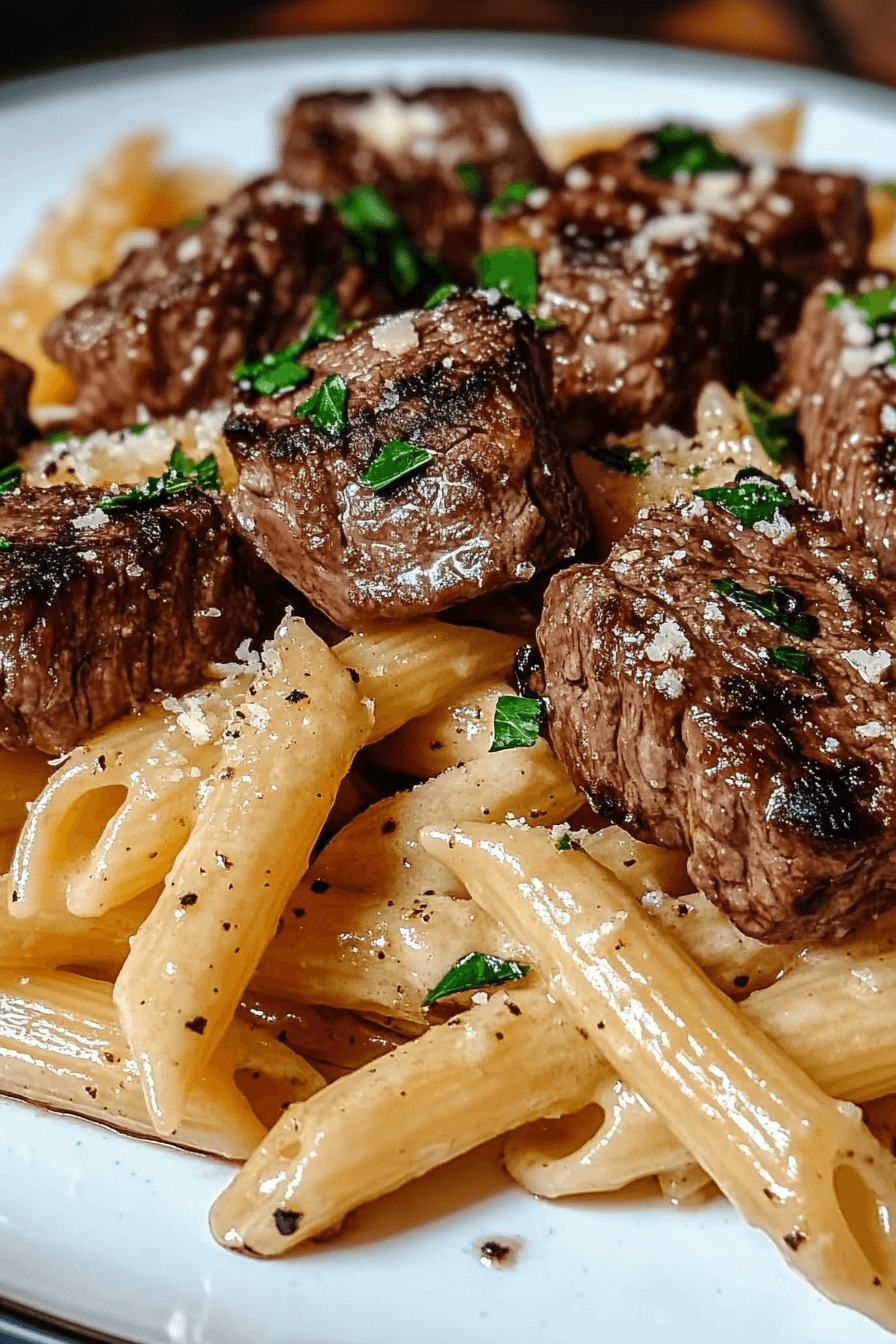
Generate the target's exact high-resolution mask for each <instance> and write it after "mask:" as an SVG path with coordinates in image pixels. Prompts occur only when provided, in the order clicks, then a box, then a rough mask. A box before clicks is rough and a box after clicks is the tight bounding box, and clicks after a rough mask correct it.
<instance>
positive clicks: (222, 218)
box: [44, 177, 359, 429]
mask: <svg viewBox="0 0 896 1344" xmlns="http://www.w3.org/2000/svg"><path fill="white" fill-rule="evenodd" d="M344 241H345V238H344V234H343V231H342V227H341V225H340V224H339V221H338V219H337V218H336V215H335V213H334V212H333V211H332V209H331V208H330V207H329V206H328V205H326V204H325V203H324V201H323V199H322V198H321V197H320V196H318V195H315V194H314V193H308V192H303V191H300V190H298V189H297V188H296V187H293V186H291V185H290V184H289V183H287V182H284V181H282V180H280V179H279V178H275V177H266V178H261V179H259V180H258V181H256V182H253V183H251V184H250V185H248V186H246V187H243V188H242V189H241V190H239V191H237V192H235V193H234V195H233V196H231V197H230V198H229V200H227V201H225V202H224V204H223V205H220V206H218V207H215V208H213V209H212V210H210V212H209V215H208V219H207V220H206V221H205V222H204V223H201V224H199V225H198V226H197V227H191V228H187V227H178V228H175V229H170V230H168V231H167V232H165V233H164V234H162V236H161V237H160V238H159V240H158V242H156V243H154V244H152V245H151V246H149V247H143V248H138V249H135V250H134V251H132V252H130V253H129V254H128V256H127V257H126V258H125V259H124V261H123V262H122V263H121V265H120V266H119V267H118V269H117V270H116V271H115V273H114V274H113V275H112V276H110V278H109V279H108V280H104V281H102V282H101V283H100V284H98V285H95V286H94V287H93V289H91V290H89V291H88V293H87V294H86V295H85V296H84V298H82V299H80V300H79V301H78V302H77V303H75V304H73V305H72V307H71V308H68V309H66V311H65V312H63V313H61V314H60V315H59V316H58V317H55V318H54V319H53V320H52V322H50V324H49V326H48V327H47V329H46V332H45V333H44V347H45V349H46V351H47V353H48V354H49V355H50V356H51V358H53V359H55V360H57V361H58V362H59V363H60V364H63V365H64V366H65V367H66V368H67V369H68V370H69V372H70V373H71V375H72V377H73V378H74V379H75V382H76V383H77V384H78V403H77V415H76V420H75V422H74V426H75V428H81V429H91V428H95V427H98V426H101V427H103V428H106V429H116V428H119V427H120V426H122V425H125V424H127V423H129V422H130V421H133V420H135V419H137V418H138V408H140V407H143V408H145V410H146V411H148V412H149V414H150V415H151V416H161V415H173V414H180V413H181V412H183V411H186V410H189V409H190V408H193V407H201V406H207V405H209V404H210V403H211V402H213V401H215V400H216V398H219V397H223V396H228V395H229V394H230V392H231V391H232V382H231V371H232V369H233V368H234V366H235V365H236V364H237V363H238V362H239V361H240V360H241V359H243V358H244V357H250V358H255V357H257V356H259V355H262V354H266V353H267V352H268V351H270V350H273V349H275V348H278V347H280V346H284V345H287V344H289V342H291V341H293V340H295V339H296V338H297V337H298V336H300V335H301V334H302V333H303V332H304V330H305V327H306V325H307V323H308V320H309V316H310V313H311V307H312V303H313V301H314V298H315V295H316V294H317V293H318V292H319V291H320V290H323V289H325V288H327V287H328V286H332V285H334V283H336V281H337V279H338V278H340V277H342V276H343V275H344V272H345V270H346V263H345V261H344V260H343V246H344ZM351 269H352V273H353V274H354V275H356V274H357V272H358V271H359V268H358V267H357V265H356V264H355V263H352V264H351ZM349 279H350V277H349ZM350 288H351V285H350ZM349 306H351V305H349Z"/></svg>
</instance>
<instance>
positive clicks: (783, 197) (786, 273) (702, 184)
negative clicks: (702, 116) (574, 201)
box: [571, 127, 871, 340]
mask: <svg viewBox="0 0 896 1344" xmlns="http://www.w3.org/2000/svg"><path fill="white" fill-rule="evenodd" d="M670 132H672V134H671V135H670V134H669V133H670ZM676 132H678V135H677V136H676V134H675V133H676ZM685 164H690V165H691V171H689V170H688V168H687V167H685V166H684V165H685ZM701 164H704V165H713V166H711V167H709V169H708V170H707V169H705V168H704V169H702V170H701ZM571 175H572V176H573V178H574V180H576V181H584V180H585V179H586V177H587V178H588V179H590V181H591V182H592V183H593V184H595V185H596V186H597V187H598V189H599V190H600V191H602V192H604V193H605V194H606V195H607V196H608V197H612V198H613V199H616V200H621V201H624V202H626V204H632V205H635V206H640V207H642V208H643V209H644V210H645V211H646V212H647V214H648V215H654V214H655V213H657V211H669V212H671V213H674V212H675V211H684V212H685V213H688V214H690V213H694V212H697V213H703V214H708V215H709V216H710V217H711V219H712V228H713V231H716V230H723V231H725V232H727V233H729V234H730V235H731V236H733V237H737V238H740V239H744V240H746V241H747V242H748V243H749V244H750V245H751V247H753V248H755V249H756V252H757V253H758V256H759V261H760V265H761V268H762V295H761V304H760V314H759V326H758V330H757V335H759V336H760V337H761V338H763V339H765V340H775V339H776V338H777V337H778V336H780V335H782V334H785V333H787V332H790V331H793V330H794V328H795V327H796V325H797V322H798V321H799V315H800V307H801V305H802V302H803V300H804V299H805V297H806V295H807V294H808V293H809V291H810V290H811V289H812V288H813V287H814V286H815V285H817V284H818V283H819V282H820V281H821V280H842V281H844V282H847V283H848V282H850V281H852V280H854V279H855V277H856V276H857V275H858V273H859V271H860V269H861V268H862V266H863V265H864V264H865V250H866V248H867V246H868V242H869V240H870V237H871V223H870V219H869V215H868V208H867V205H866V200H865V183H864V182H863V181H862V180H861V178H858V177H852V176H849V175H846V174H842V173H829V172H822V173H813V172H807V171H806V170H805V169H803V168H795V167H791V166H789V165H774V164H770V163H754V164H749V163H745V162H744V161H743V160H742V159H738V158H736V157H735V156H734V155H731V154H725V153H720V152H719V151H718V148H717V147H715V146H714V142H713V141H712V137H711V136H708V135H707V134H706V133H705V132H700V131H693V130H691V129H690V128H688V127H666V128H660V129H659V130H655V131H646V132H643V133H642V134H640V135H637V136H635V137H634V138H633V139H632V140H630V141H629V142H628V143H627V144H625V145H623V146H622V147H621V148H620V149H616V150H610V151H600V152H598V153H595V154H588V155H585V156H584V157H583V158H581V159H579V160H578V161H577V163H576V164H575V165H574V166H573V167H572V169H571Z"/></svg>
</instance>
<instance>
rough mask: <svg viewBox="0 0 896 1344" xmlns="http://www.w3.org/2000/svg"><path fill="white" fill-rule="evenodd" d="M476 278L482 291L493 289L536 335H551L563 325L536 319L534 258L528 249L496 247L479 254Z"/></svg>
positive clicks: (536, 296)
mask: <svg viewBox="0 0 896 1344" xmlns="http://www.w3.org/2000/svg"><path fill="white" fill-rule="evenodd" d="M476 274H477V276H478V278H479V284H480V286H481V287H482V288H483V289H497V290H498V292H499V293H500V294H503V295H504V297H505V298H506V299H510V301H511V302H512V303H515V304H516V306H517V308H522V310H523V312H524V313H528V314H529V316H530V317H531V318H532V319H533V321H534V322H535V325H536V327H537V328H538V330H539V331H554V330H555V329H556V328H557V327H562V326H563V323H562V322H560V321H558V320H557V319H556V318H550V317H549V318H541V317H539V316H538V314H537V312H536V311H535V309H536V304H537V303H538V257H537V255H536V253H535V252H534V251H533V249H532V248H531V247H496V248H495V249H494V250H493V251H491V252H480V253H479V256H478V257H477V258H476Z"/></svg>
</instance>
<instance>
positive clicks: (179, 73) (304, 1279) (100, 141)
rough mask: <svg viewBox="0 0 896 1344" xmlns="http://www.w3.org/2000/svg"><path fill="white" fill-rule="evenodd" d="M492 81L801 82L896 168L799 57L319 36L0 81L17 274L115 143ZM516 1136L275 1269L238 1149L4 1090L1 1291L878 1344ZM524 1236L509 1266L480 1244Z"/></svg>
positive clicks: (192, 1313) (609, 97)
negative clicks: (211, 1151) (577, 1195)
mask: <svg viewBox="0 0 896 1344" xmlns="http://www.w3.org/2000/svg"><path fill="white" fill-rule="evenodd" d="M430 77H436V78H438V79H443V80H444V79H450V80H458V79H464V78H470V79H473V80H492V81H497V82H500V83H503V84H508V85H510V86H512V87H513V88H515V89H516V91H517V92H518V93H519V94H520V95H521V97H522V99H523V102H524V105H525V107H526V110H527V113H528V115H529V117H530V120H531V122H532V124H533V125H534V126H535V127H537V128H540V129H544V130H558V129H567V128H568V129H574V128H579V127H585V126H588V125H589V124H606V123H624V124H630V123H633V122H639V121H651V120H653V119H655V118H656V117H658V116H663V115H666V114H677V113H680V114H684V115H690V116H692V117H695V118H699V119H701V120H704V121H708V122H717V123H719V124H721V123H726V122H736V121H738V120H741V119H742V118H744V117H745V116H747V115H749V114H752V113H754V112H757V111H759V110H763V109H770V108H773V107H775V106H777V105H779V104H780V103H781V102H783V101H785V100H787V99H789V98H792V97H794V96H799V97H801V98H803V99H805V100H806V101H807V103H808V106H809V109H810V115H809V120H808V128H807V136H806V140H805V145H804V155H803V157H804V160H805V161H806V162H808V163H812V164H830V165H831V166H837V167H840V166H849V167H855V168H858V169H860V170H862V171H864V172H866V173H868V174H869V175H870V176H872V177H889V178H892V177H893V176H896V94H893V93H890V92H887V91H885V90H879V89H874V88H871V87H870V86H864V85H861V84H858V83H852V82H849V81H845V80H838V79H836V78H833V77H828V76H823V75H818V74H814V73H812V72H806V71H800V70H794V69H790V68H787V67H781V66H773V65H765V64H759V63H755V64H754V63H747V62H738V61H728V60H725V59H723V58H716V57H711V56H704V55H694V54H693V53H687V52H673V51H668V50H661V49H658V48H650V47H637V46H633V45H626V44H619V43H601V42H596V41H588V40H581V41H580V40H574V39H551V38H543V37H537V38H520V37H515V38H509V37H506V36H498V35H494V36H490V35H483V34H466V35H465V34H456V35H446V36H440V35H433V34H427V35H425V36H414V35H409V36H394V35H389V36H386V37H375V38H374V37H365V38H363V39H357V40H345V39H322V40H310V41H297V42H288V43H281V44H276V45H274V44H267V43H264V44H257V45H243V46H239V47H232V48H218V49H213V50H208V51H202V52H194V53H180V54H178V55H176V56H174V57H161V58H160V57H152V58H147V59H139V60H133V61H127V62H118V63H115V64H112V65H107V66H97V67H95V68H94V69H91V70H88V71H84V72H74V73H73V74H67V75H62V76H53V77H47V78H41V79H37V80H33V81H30V82H28V83H26V84H22V85H15V84H12V85H6V86H4V87H0V184H2V193H3V204H2V208H0V268H2V267H5V266H6V265H8V264H9V262H10V260H11V259H12V257H13V256H14V254H15V251H16V249H17V248H18V247H19V246H20V244H21V243H22V242H23V241H24V239H25V237H26V236H27V233H28V231H29V229H30V228H31V227H32V226H33V224H34V221H35V219H36V218H37V216H38V214H39V212H40V210H41V209H42V208H44V207H45V206H47V205H48V204H50V203H51V202H52V201H53V200H54V199H56V198H58V197H59V196H60V194H61V193H63V192H64V190H65V189H66V187H67V186H68V185H69V184H70V183H71V182H72V181H73V179H74V178H75V177H76V176H77V174H78V173H79V171H80V170H81V169H82V168H83V167H85V166H86V165H87V164H88V163H90V161H91V160H92V159H93V158H95V157H96V156H97V155H98V154H99V153H100V152H101V151H102V150H103V148H104V147H105V146H106V145H107V144H108V143H109V141H110V140H111V139H113V138H114V137H115V136H117V135H119V134H122V133H124V132H127V131H131V130H135V129H138V128H140V127H143V126H146V125H161V126H164V127H165V128H167V130H168V131H169V132H170V136H171V145H172V152H173V154H174V155H176V156H177V157H179V158H182V157H193V158H202V159H208V158H213V159H217V160H222V161H225V162H227V163H230V164H232V165H233V166H234V167H235V168H236V169H237V170H239V171H240V172H242V173H248V172H250V171H254V170H257V169H262V168H263V167H264V166H265V165H266V164H268V163H269V162H270V160H271V153H272V143H273V137H272V126H273V118H274V115H275V113H276V111H277V110H278V109H279V108H281V107H282V106H283V105H284V104H285V102H286V100H287V98H288V96H289V94H290V92H291V91H292V90H294V89H308V88H313V87H314V88H322V87H326V86H335V85H342V86H347V85H356V86H357V85H364V84H368V83H372V82H376V81H382V80H384V79H395V80H398V81H400V82H403V83H408V84H414V83H416V82H417V81H419V80H422V79H428V78H430ZM497 1152H498V1147H497V1145H493V1146H491V1147H490V1148H489V1149H487V1150H484V1151H481V1152H479V1153H475V1154H472V1155H470V1156H469V1157H467V1158H462V1159H459V1160H458V1161H457V1162H455V1163H453V1164H451V1166H449V1167H447V1168H444V1169H443V1170H442V1171H440V1172H436V1173H433V1174H432V1175H431V1176H429V1177H426V1178H424V1179H423V1180H421V1181H419V1182H416V1183H415V1184H414V1185H413V1186H411V1187H409V1188H408V1189H406V1190H405V1191H403V1192H398V1193H397V1194H395V1195H392V1196H390V1197H389V1198H387V1199H385V1200H382V1201H380V1202H379V1203H378V1204H376V1205H371V1206H368V1207H367V1208H365V1209H362V1210H361V1211H360V1212H359V1213H358V1214H356V1215H355V1216H354V1217H353V1219H352V1220H351V1222H350V1224H349V1225H348V1226H347V1228H346V1230H345V1231H344V1233H343V1235H342V1236H341V1237H340V1238H339V1239H338V1240H336V1241H334V1242H331V1243H329V1244H327V1245H324V1246H312V1247H310V1248H306V1249H305V1250H303V1251H301V1252H300V1253H298V1254H296V1255H293V1256H291V1257H289V1258H286V1259H283V1260H281V1261H278V1262H271V1263H263V1262H258V1261H252V1260H247V1259H242V1258H239V1257H237V1256H234V1255H232V1254H229V1253H227V1252H225V1251H222V1250H219V1249H218V1247H217V1246H215V1245H214V1243H213V1242H212V1241H211V1239H210V1237H209V1235H208V1232H207V1229H206V1211H207V1208H208V1206H209V1204H210V1203H211V1201H212V1199H213V1198H214V1197H215V1195H216V1194H217V1193H218V1191H219V1190H220V1189H221V1188H222V1187H223V1185H224V1184H225V1182H226V1181H227V1180H228V1177H229V1169H228V1168H227V1167H226V1166H224V1165H223V1164H221V1163H217V1162H212V1161H208V1160H203V1159H200V1158H196V1157H191V1156H187V1155H184V1154H182V1153H178V1152H175V1151H173V1150H171V1149H166V1148H164V1147H163V1146H161V1145H156V1144H146V1143H138V1142H137V1141H135V1140H129V1139H126V1138H123V1137H121V1136H119V1135H116V1134H114V1133H112V1132H111V1131H107V1130H104V1129H102V1128H100V1127H97V1126H93V1125H89V1124H87V1123H85V1122H83V1121H79V1120H73V1119H69V1118H67V1117H63V1116H58V1115H53V1114H48V1113H44V1112H41V1111H38V1110H32V1109H30V1108H29V1107H27V1106H24V1105H22V1104H21V1103H18V1102H15V1101H9V1100H0V1297H3V1298H6V1299H7V1300H11V1301H15V1302H19V1303H21V1304H22V1305H23V1306H28V1307H31V1308H34V1309H35V1310H39V1311H43V1312H48V1313H51V1314H53V1315H55V1316H57V1317H59V1318H62V1319H64V1320H69V1321H72V1322H74V1323H77V1324H80V1325H84V1326H86V1327H90V1328H94V1329H97V1330H103V1331H106V1332H108V1333H110V1334H113V1335H120V1336H122V1337H123V1338H125V1339H127V1340H129V1341H137V1342H139V1344H247V1341H249V1340H251V1341H252V1344H510V1342H511V1341H513V1344H586V1341H587V1344H592V1341H602V1340H607V1341H609V1340H616V1339H619V1340H623V1341H625V1342H626V1344H646V1342H647V1341H661V1342H667V1344H679V1342H681V1344H717V1341H722V1340H724V1341H725V1344H754V1341H755V1340H756V1339H757V1338H758V1339H761V1340H762V1341H763V1344H809V1342H810V1341H811V1344H844V1341H848V1342H849V1344H872V1341H883V1340H885V1339H886V1338H887V1336H885V1335H884V1334H883V1332H882V1331H880V1330H879V1329H878V1328H877V1327H875V1326H873V1325H871V1324H870V1323H869V1322H867V1321H865V1320H863V1319H861V1318H859V1317H857V1316H855V1315H853V1314H852V1313H850V1312H847V1311H845V1310H843V1309H841V1308H837V1307H833V1306H831V1305H830V1304H829V1303H827V1302H825V1301H824V1300H823V1299H822V1298H821V1297H819V1295H818V1294H817V1293H815V1292H814V1291H813V1290H812V1289H810V1288H808V1287H806V1285H804V1284H803V1283H801V1282H800V1281H799V1280H798V1279H797V1278H795V1277H794V1276H793V1275H792V1274H791V1273H790V1272H789V1271H788V1270H787V1269H786V1268H785V1267H784V1265H783V1264H782V1262H781V1261H780V1260H779V1259H778V1257H777V1255H776V1253H775V1252H774V1250H773V1249H772V1248H771V1246H770V1245H768V1244H767V1243H766V1242H765V1241H764V1240H763V1238H762V1237H761V1236H759V1235H758V1234H756V1233H753V1232H751V1231H750V1230H749V1229H747V1228H745V1227H744V1226H743V1225H742V1224H741V1223H740V1221H739V1219H738V1218H737V1216H736V1215H735V1214H734V1213H732V1211H731V1210H730V1209H729V1208H728V1207H727V1206H726V1205H725V1204H724V1202H723V1201H721V1200H717V1201H715V1202H714V1203H712V1204H710V1205H709V1206H708V1207H706V1208H704V1209H701V1210H699V1211H690V1212H678V1211H675V1210H673V1209H671V1208H667V1207H665V1206H663V1205H661V1204H660V1203H659V1201H658V1200H656V1199H654V1198H652V1197H650V1196H648V1195H645V1194H643V1193H642V1194H639V1195H624V1196H619V1197H617V1198H610V1199H597V1198H593V1199H590V1198H582V1199H575V1200H571V1201H568V1202H566V1203H564V1204H563V1205H562V1206H557V1205H552V1204H550V1203H548V1202H546V1201H540V1200H536V1199H533V1198H531V1197H529V1196H527V1195H525V1194H524V1193H523V1192H521V1191H520V1190H518V1189H516V1188H515V1187H513V1186H512V1185H511V1184H510V1182H509V1181H508V1180H507V1178H506V1177H504V1176H503V1175H502V1174H501V1172H500V1169H499V1166H498V1162H497ZM490 1239H498V1240H503V1241H507V1242H511V1243H512V1244H513V1245H514V1247H515V1248H516V1252H515V1255H514V1257H513V1264H512V1266H511V1267H509V1268H506V1269H501V1270H498V1269H495V1268H493V1267H490V1266H489V1265H487V1264H485V1263H483V1262H482V1260H481V1258H480V1255H479V1253H478V1248H479V1247H480V1246H481V1244H482V1243H483V1242H484V1241H488V1240H490Z"/></svg>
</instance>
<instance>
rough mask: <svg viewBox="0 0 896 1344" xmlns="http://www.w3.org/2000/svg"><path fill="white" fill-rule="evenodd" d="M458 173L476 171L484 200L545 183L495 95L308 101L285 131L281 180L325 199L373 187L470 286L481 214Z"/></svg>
mask: <svg viewBox="0 0 896 1344" xmlns="http://www.w3.org/2000/svg"><path fill="white" fill-rule="evenodd" d="M461 164H471V165H472V166H473V167H474V168H475V169H476V171H477V173H478V174H479V177H480V179H481V183H482V194H483V198H484V199H486V200H491V199H492V198H493V197H495V196H497V195H498V193H499V192H500V190H501V188H502V187H504V186H506V185H507V184H508V183H509V182H515V181H528V182H532V183H542V182H548V181H550V180H551V176H552V175H551V173H550V170H549V169H548V168H547V166H546V165H545V163H544V162H543V160H542V159H541V156H540V155H539V153H538V150H537V149H536V148H535V145H534V144H533V143H532V140H531V139H530V137H529V135H528V134H527V132H526V130H525V129H524V127H523V125H522V123H521V121H520V117H519V112H518V110H517V107H516V104H515V103H514V101H513V99H512V98H511V97H510V96H509V95H508V94H506V93H504V92H503V90H501V89H477V88H471V87H468V86H465V85H460V86H457V87H454V86H447V87H440V86H432V87H429V88H425V89H420V90H419V91H418V92H416V93H402V92H401V91H400V90H398V89H379V90H376V91H374V92H365V93H323V94H307V95H305V96H304V97H301V98H299V99H297V100H296V102H295V103H294V104H293V106H292V108H291V109H290V111H289V112H288V113H287V115H286V117H285V118H284V122H283V142H282V152H281V169H280V171H281V172H282V173H283V174H284V176H285V177H288V178H289V179H290V180H291V181H293V182H295V183H297V184H298V185H299V186H301V187H306V188H309V189H311V190H314V191H320V192H323V193H324V194H325V195H327V196H333V195H335V194H336V193H338V192H344V191H347V190H348V189H349V188H350V187H354V186H358V185H359V184H360V183H362V182H373V183H375V184H376V185H377V186H378V187H379V188H380V190H381V191H382V192H383V194H384V196H385V197H386V199H387V200H388V201H389V204H390V205H391V206H392V207H393V209H395V210H397V212H398V213H399V215H401V217H402V219H403V220H404V223H405V225H406V227H407V229H408V231H409V232H410V234H411V237H412V238H413V239H414V242H415V243H416V244H417V246H418V247H419V248H420V250H421V251H422V252H425V253H432V254H433V255H435V256H438V257H442V258H444V259H445V260H446V261H447V262H448V264H449V265H450V266H451V267H452V268H453V269H454V271H455V272H456V273H457V274H458V275H460V276H461V277H462V278H464V279H472V278H473V274H472V260H473V257H474V256H475V254H476V252H477V251H478V240H479V206H478V203H477V201H476V200H475V199H474V198H473V197H472V196H471V195H470V194H469V192H468V191H467V190H466V189H465V187H464V185H463V183H462V182H461V180H460V178H459V177H458V174H457V171H456V170H457V168H458V166H459V165H461Z"/></svg>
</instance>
